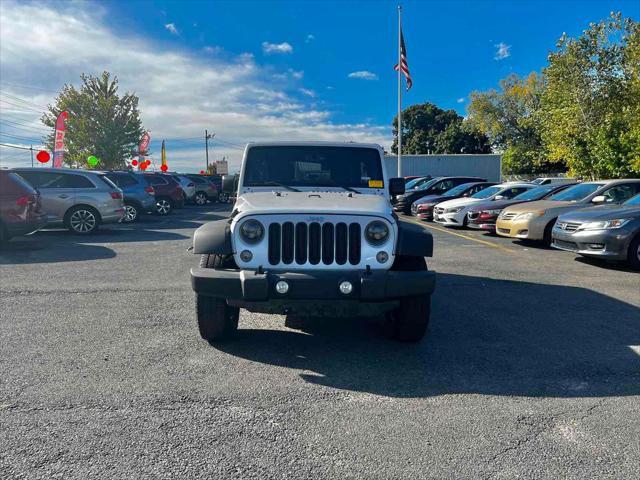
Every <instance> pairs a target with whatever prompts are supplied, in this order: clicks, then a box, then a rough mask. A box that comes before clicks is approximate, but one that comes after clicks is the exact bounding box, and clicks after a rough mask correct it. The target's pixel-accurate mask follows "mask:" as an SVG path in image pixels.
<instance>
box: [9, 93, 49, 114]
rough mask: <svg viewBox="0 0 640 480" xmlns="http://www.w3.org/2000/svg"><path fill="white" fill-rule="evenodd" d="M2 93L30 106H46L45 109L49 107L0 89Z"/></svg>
mask: <svg viewBox="0 0 640 480" xmlns="http://www.w3.org/2000/svg"><path fill="white" fill-rule="evenodd" d="M0 95H4V96H5V97H9V98H11V99H12V100H15V101H16V102H22V103H24V104H26V105H29V106H33V107H37V108H44V109H45V110H46V109H47V107H43V106H42V105H39V104H37V103H33V102H32V101H30V100H25V99H24V98H21V97H16V96H15V95H11V94H9V93H7V92H2V91H0Z"/></svg>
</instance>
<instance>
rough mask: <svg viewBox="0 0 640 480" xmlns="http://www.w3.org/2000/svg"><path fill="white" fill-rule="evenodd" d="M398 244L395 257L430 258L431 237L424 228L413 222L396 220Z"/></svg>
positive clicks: (431, 254)
mask: <svg viewBox="0 0 640 480" xmlns="http://www.w3.org/2000/svg"><path fill="white" fill-rule="evenodd" d="M397 225H398V244H397V247H396V255H407V256H411V257H432V256H433V236H432V235H431V233H430V232H429V231H428V230H427V228H426V227H423V226H422V225H419V224H417V223H415V222H412V221H409V220H404V219H403V218H398V219H397Z"/></svg>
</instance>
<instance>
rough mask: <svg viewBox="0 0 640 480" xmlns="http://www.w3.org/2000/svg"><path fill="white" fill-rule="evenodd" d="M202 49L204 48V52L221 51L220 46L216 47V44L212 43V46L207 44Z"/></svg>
mask: <svg viewBox="0 0 640 480" xmlns="http://www.w3.org/2000/svg"><path fill="white" fill-rule="evenodd" d="M202 50H204V51H205V52H206V53H221V52H222V47H218V46H217V45H214V46H211V45H207V46H206V47H204V48H203V49H202Z"/></svg>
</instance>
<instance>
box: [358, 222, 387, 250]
mask: <svg viewBox="0 0 640 480" xmlns="http://www.w3.org/2000/svg"><path fill="white" fill-rule="evenodd" d="M364 238H366V239H367V242H369V243H370V244H371V245H382V244H383V243H384V242H386V241H387V238H389V227H387V224H386V223H384V222H381V221H380V220H374V221H373V222H371V223H370V224H369V225H367V227H366V228H365V229H364Z"/></svg>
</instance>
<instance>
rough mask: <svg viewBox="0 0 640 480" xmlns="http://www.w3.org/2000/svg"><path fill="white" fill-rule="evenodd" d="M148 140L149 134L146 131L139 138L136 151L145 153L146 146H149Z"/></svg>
mask: <svg viewBox="0 0 640 480" xmlns="http://www.w3.org/2000/svg"><path fill="white" fill-rule="evenodd" d="M150 141H151V135H149V133H148V132H147V133H145V134H144V135H142V138H141V139H140V145H139V147H138V153H140V155H144V154H146V153H147V148H149V142H150Z"/></svg>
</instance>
